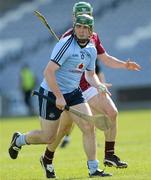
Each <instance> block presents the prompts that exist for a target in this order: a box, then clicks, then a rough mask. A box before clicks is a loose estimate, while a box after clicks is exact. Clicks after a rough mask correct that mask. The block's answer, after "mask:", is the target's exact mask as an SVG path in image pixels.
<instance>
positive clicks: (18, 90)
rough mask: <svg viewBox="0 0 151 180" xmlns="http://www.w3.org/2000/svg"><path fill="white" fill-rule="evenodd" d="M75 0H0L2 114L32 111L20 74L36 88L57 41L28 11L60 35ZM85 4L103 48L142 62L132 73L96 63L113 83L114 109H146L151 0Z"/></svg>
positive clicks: (150, 87) (150, 85) (150, 96)
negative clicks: (89, 7)
mask: <svg viewBox="0 0 151 180" xmlns="http://www.w3.org/2000/svg"><path fill="white" fill-rule="evenodd" d="M85 1H86V0H85ZM75 2H79V1H76V0H63V1H62V0H13V1H11V0H5V1H2V0H0V116H1V117H2V116H21V115H32V114H36V113H37V107H38V106H37V105H36V103H37V102H36V101H37V99H36V97H33V98H32V104H30V102H28V100H27V97H26V96H24V94H23V93H24V92H23V84H22V78H23V77H24V76H28V77H30V79H32V82H29V86H30V87H32V89H37V88H38V87H39V84H40V83H41V81H42V79H43V70H44V67H45V66H46V64H47V62H48V60H49V58H50V54H51V51H52V49H53V47H54V45H55V43H56V39H55V38H54V37H53V36H52V35H50V34H49V32H48V30H47V28H45V26H44V25H43V24H42V23H41V22H40V21H39V19H38V18H37V17H36V16H35V15H34V13H33V11H34V10H39V11H40V12H41V13H42V14H43V15H44V16H45V17H46V19H47V20H48V22H49V24H50V26H51V27H52V28H53V30H54V31H55V32H56V34H57V35H58V36H60V35H61V34H62V33H64V32H65V31H66V30H67V29H68V28H70V27H72V7H73V5H74V3H75ZM86 2H90V3H91V5H92V6H93V8H94V17H95V31H96V32H97V33H98V34H99V37H100V39H101V41H102V44H103V46H104V48H105V49H106V51H107V52H108V53H109V54H110V55H113V56H115V57H117V58H119V59H122V60H127V59H128V58H131V59H133V60H134V61H136V62H137V63H138V64H140V65H141V66H142V70H141V71H140V72H132V71H128V70H119V69H111V68H109V67H105V66H104V65H103V64H100V66H101V67H102V71H103V73H104V75H105V79H106V81H107V82H108V83H112V84H113V86H112V88H111V92H112V97H113V99H114V102H115V104H116V105H117V107H118V108H119V109H149V108H151V19H150V17H151V11H150V7H151V1H150V0H139V1H138V0H93V1H92V0H91V1H90V0H89V1H86ZM25 67H26V68H25ZM24 68H25V69H26V70H27V69H28V70H30V72H29V71H28V72H27V71H26V70H25V69H24ZM23 69H24V73H23ZM26 95H27V94H26ZM27 105H28V106H27ZM28 107H30V108H29V109H28Z"/></svg>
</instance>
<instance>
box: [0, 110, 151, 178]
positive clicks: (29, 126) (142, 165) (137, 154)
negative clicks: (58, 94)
mask: <svg viewBox="0 0 151 180" xmlns="http://www.w3.org/2000/svg"><path fill="white" fill-rule="evenodd" d="M118 119H119V128H118V129H119V130H118V136H117V143H116V154H117V155H119V156H120V157H121V159H122V160H125V161H127V162H128V164H129V167H128V168H127V169H116V168H113V167H112V168H106V169H105V170H106V171H107V172H110V173H113V177H110V178H105V180H108V179H112V180H149V179H151V111H149V110H146V111H143V110H142V111H124V112H120V113H119V117H118ZM39 127H40V126H39V120H38V118H37V117H34V118H11V119H1V120H0V179H1V180H24V179H25V180H40V179H41V180H42V179H45V176H44V173H43V170H42V168H41V166H40V163H39V158H40V156H41V154H42V153H43V152H44V150H45V145H31V146H24V147H23V148H22V150H21V152H20V154H19V157H18V159H16V160H12V159H10V158H9V155H8V147H9V143H10V140H11V136H12V133H13V132H14V131H20V132H27V131H29V130H33V129H39ZM71 138H72V139H71V140H72V141H71V143H70V144H69V146H68V147H66V148H65V149H61V148H58V149H57V151H56V154H55V160H54V165H55V171H56V174H57V176H58V179H59V180H76V179H77V180H86V179H89V178H88V172H87V165H86V156H85V154H84V151H83V147H82V136H81V132H80V131H79V129H78V128H77V127H75V129H74V130H73V133H72V136H71ZM97 140H98V149H97V150H98V159H99V160H100V168H102V169H103V168H104V166H103V163H102V161H103V156H104V136H103V133H102V132H100V131H99V130H97ZM93 179H101V178H93Z"/></svg>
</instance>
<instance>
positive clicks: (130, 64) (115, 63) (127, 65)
mask: <svg viewBox="0 0 151 180" xmlns="http://www.w3.org/2000/svg"><path fill="white" fill-rule="evenodd" d="M98 59H99V60H101V61H102V62H103V63H104V64H105V65H106V66H109V67H111V68H123V69H128V70H133V71H139V70H140V69H141V66H140V65H139V64H137V63H136V62H134V61H132V60H131V59H128V60H127V61H122V60H119V59H117V58H116V57H114V56H110V55H109V54H108V53H106V52H105V53H103V54H100V55H98Z"/></svg>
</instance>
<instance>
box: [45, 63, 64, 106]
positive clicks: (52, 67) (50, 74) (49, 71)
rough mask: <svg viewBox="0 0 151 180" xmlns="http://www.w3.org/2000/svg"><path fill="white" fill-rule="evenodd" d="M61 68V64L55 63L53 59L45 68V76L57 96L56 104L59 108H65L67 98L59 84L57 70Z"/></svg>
mask: <svg viewBox="0 0 151 180" xmlns="http://www.w3.org/2000/svg"><path fill="white" fill-rule="evenodd" d="M58 69H59V65H57V64H56V63H54V62H53V61H50V62H49V63H48V64H47V66H46V68H45V70H44V77H45V79H46V81H47V83H48V85H49V87H50V88H51V90H52V92H53V93H54V95H55V96H56V106H57V107H58V108H59V109H64V106H65V105H66V102H65V99H64V97H63V95H62V93H61V91H60V89H59V86H58V84H57V81H56V77H55V72H56V71H57V70H58Z"/></svg>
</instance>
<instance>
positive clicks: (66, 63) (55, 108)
mask: <svg viewBox="0 0 151 180" xmlns="http://www.w3.org/2000/svg"><path fill="white" fill-rule="evenodd" d="M93 26H94V19H93V17H92V16H89V15H87V14H83V15H79V16H77V18H76V21H75V23H74V32H73V34H71V35H70V36H67V37H65V38H62V39H61V40H60V41H59V42H58V43H57V44H56V46H55V47H54V49H53V52H52V54H51V60H50V61H49V63H48V64H47V66H46V68H45V70H44V80H43V82H42V83H41V86H40V89H39V92H40V93H41V94H44V95H47V96H48V97H50V98H51V99H53V100H55V102H56V104H55V105H54V104H52V103H50V101H47V100H46V99H43V98H42V96H40V97H39V115H40V120H41V130H34V131H30V132H28V133H25V134H21V133H19V132H15V133H14V134H13V137H12V141H11V145H10V147H9V155H10V157H11V158H12V159H16V158H17V156H18V152H19V150H21V147H22V146H23V145H30V144H51V143H53V141H54V140H55V138H56V136H57V131H58V127H59V122H60V121H59V118H60V115H61V113H62V112H63V110H64V107H65V105H68V106H72V107H74V108H75V109H77V110H80V111H82V112H83V113H85V114H88V115H92V112H91V109H90V107H89V105H88V103H87V102H85V100H84V98H83V96H82V92H81V90H80V88H79V83H80V79H81V76H82V74H83V72H84V71H85V76H86V79H87V81H88V82H89V83H90V84H91V86H94V87H96V88H97V89H98V92H99V93H103V94H104V95H106V94H109V95H110V92H109V91H108V90H107V88H106V87H105V86H104V85H103V84H102V83H101V82H100V81H99V79H98V77H97V75H96V73H95V61H96V57H97V51H96V48H95V46H94V45H93V43H92V42H91V41H90V37H91V35H92V32H93ZM68 113H69V115H70V116H72V118H73V120H74V121H75V123H76V124H77V125H78V127H79V128H80V130H81V131H82V133H83V146H84V151H85V153H86V156H87V165H88V169H89V176H90V177H94V176H101V177H102V176H111V174H109V173H105V172H104V171H102V170H100V169H99V162H98V160H97V157H96V139H95V127H94V125H93V124H92V123H89V122H87V121H85V120H83V119H81V118H78V117H77V116H75V115H73V114H70V112H68ZM42 163H43V161H42ZM42 165H43V166H44V168H45V164H42ZM50 168H51V167H47V169H50ZM47 178H53V177H49V174H47Z"/></svg>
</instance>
